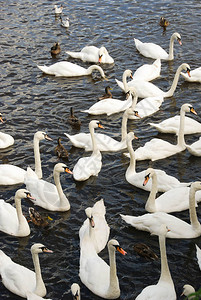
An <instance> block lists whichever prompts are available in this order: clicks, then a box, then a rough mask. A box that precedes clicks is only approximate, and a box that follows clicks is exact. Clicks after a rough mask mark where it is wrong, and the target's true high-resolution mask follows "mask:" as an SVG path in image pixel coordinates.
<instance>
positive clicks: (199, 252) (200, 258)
mask: <svg viewBox="0 0 201 300" xmlns="http://www.w3.org/2000/svg"><path fill="white" fill-rule="evenodd" d="M195 247H196V256H197V260H198V265H199V268H200V270H201V249H200V248H199V247H198V245H195Z"/></svg>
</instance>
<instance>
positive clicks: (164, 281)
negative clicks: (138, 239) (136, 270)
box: [135, 224, 177, 300]
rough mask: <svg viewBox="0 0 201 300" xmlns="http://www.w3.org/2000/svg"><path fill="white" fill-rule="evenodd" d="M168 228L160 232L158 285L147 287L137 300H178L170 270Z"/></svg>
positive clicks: (163, 225) (161, 229)
mask: <svg viewBox="0 0 201 300" xmlns="http://www.w3.org/2000/svg"><path fill="white" fill-rule="evenodd" d="M167 232H168V228H167V227H166V225H165V224H162V225H161V226H160V231H159V246H160V256H161V274H160V278H159V281H158V283H157V284H155V285H150V286H147V287H146V288H144V289H143V290H142V292H141V293H140V294H139V295H138V296H137V297H136V298H135V300H147V299H149V300H162V299H165V300H176V298H177V296H176V292H175V287H174V283H173V280H172V276H171V273H170V269H169V266H168V260H167V253H166V245H165V239H166V235H167Z"/></svg>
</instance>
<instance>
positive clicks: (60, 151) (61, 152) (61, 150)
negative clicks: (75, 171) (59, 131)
mask: <svg viewBox="0 0 201 300" xmlns="http://www.w3.org/2000/svg"><path fill="white" fill-rule="evenodd" d="M61 141H62V138H61V137H59V138H58V140H57V142H58V145H57V146H56V147H55V153H56V155H57V156H58V157H59V158H64V159H66V158H68V151H67V150H66V149H65V147H64V146H63V145H62V144H61Z"/></svg>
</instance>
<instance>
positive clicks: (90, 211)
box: [85, 207, 95, 228]
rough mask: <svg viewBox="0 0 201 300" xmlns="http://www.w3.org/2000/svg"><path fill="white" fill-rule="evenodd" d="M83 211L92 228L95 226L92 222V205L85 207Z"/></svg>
mask: <svg viewBox="0 0 201 300" xmlns="http://www.w3.org/2000/svg"><path fill="white" fill-rule="evenodd" d="M85 213H86V216H87V218H88V219H89V224H90V225H91V227H92V228H94V227H95V223H94V218H93V209H92V207H87V208H86V209H85Z"/></svg>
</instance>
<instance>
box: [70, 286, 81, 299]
mask: <svg viewBox="0 0 201 300" xmlns="http://www.w3.org/2000/svg"><path fill="white" fill-rule="evenodd" d="M71 293H72V296H73V299H74V300H80V299H81V295H80V286H79V284H77V283H73V284H72V285H71Z"/></svg>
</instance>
